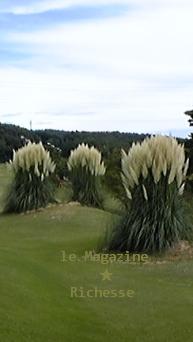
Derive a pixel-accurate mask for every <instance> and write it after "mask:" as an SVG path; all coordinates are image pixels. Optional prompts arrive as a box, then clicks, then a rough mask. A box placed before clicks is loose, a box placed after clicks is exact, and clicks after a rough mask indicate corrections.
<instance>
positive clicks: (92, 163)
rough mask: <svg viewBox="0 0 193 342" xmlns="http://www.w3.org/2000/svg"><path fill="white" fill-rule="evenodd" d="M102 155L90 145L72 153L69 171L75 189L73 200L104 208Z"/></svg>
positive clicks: (80, 146) (80, 147)
mask: <svg viewBox="0 0 193 342" xmlns="http://www.w3.org/2000/svg"><path fill="white" fill-rule="evenodd" d="M101 159H102V158H101V153H100V152H99V151H98V150H97V149H96V148H94V147H93V146H92V147H91V148H89V147H88V145H85V144H82V145H79V146H78V148H77V149H75V150H73V151H71V154H70V157H69V159H68V169H69V172H70V178H71V181H72V188H73V200H75V201H79V202H80V203H82V204H85V205H88V206H94V207H102V202H103V199H102V195H101V182H100V180H101V176H103V175H104V174H105V166H104V163H103V162H102V160H101Z"/></svg>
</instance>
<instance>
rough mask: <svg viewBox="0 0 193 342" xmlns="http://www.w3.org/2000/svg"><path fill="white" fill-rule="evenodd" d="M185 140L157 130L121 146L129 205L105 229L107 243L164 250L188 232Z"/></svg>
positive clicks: (120, 248) (116, 248) (120, 247)
mask: <svg viewBox="0 0 193 342" xmlns="http://www.w3.org/2000/svg"><path fill="white" fill-rule="evenodd" d="M188 163H189V161H188V160H187V161H186V162H185V153H184V146H183V145H180V144H178V142H177V141H176V139H174V138H171V137H164V136H155V137H151V138H147V139H145V140H144V141H143V142H142V143H141V144H140V143H137V144H133V145H132V148H131V149H130V150H129V152H128V154H126V153H125V152H124V151H122V175H121V176H122V182H123V185H124V188H125V192H126V195H127V199H128V202H129V206H127V205H126V207H127V208H128V210H127V212H126V213H125V215H124V216H123V217H122V218H121V220H120V221H119V222H118V223H116V224H115V225H114V226H113V229H111V230H110V231H108V232H107V233H106V237H105V248H106V249H107V250H114V251H122V252H124V251H138V252H142V251H143V252H149V253H152V252H160V251H163V250H165V249H166V248H168V247H170V246H171V245H172V244H173V243H175V242H177V241H179V240H180V239H184V238H188V234H189V227H188V225H187V224H186V222H185V216H184V209H183V200H182V194H183V191H184V186H185V177H186V173H187V170H188Z"/></svg>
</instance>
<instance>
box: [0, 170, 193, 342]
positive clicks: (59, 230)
mask: <svg viewBox="0 0 193 342" xmlns="http://www.w3.org/2000/svg"><path fill="white" fill-rule="evenodd" d="M8 182H9V175H8V174H7V171H6V169H5V167H4V166H2V167H1V169H0V200H1V202H2V198H3V193H4V191H5V188H6V186H7V183H8ZM61 198H63V199H64V198H65V197H62V196H61ZM1 208H2V206H1ZM111 219H113V215H112V214H111V213H109V212H105V211H102V210H97V209H89V208H86V207H81V206H79V205H77V204H67V203H65V202H64V203H63V204H61V205H58V206H55V207H50V208H47V209H45V210H43V211H39V212H32V213H30V214H25V215H9V216H3V215H2V216H1V217H0V341H2V342H40V341H41V342H42V341H46V342H54V341H57V342H63V341H64V342H94V341H96V342H103V341H106V340H109V341H111V342H125V341H131V342H142V341H143V342H163V341H164V342H167V341H168V342H182V341H186V342H191V341H192V336H193V324H192V314H193V261H191V260H185V259H182V261H180V262H166V263H160V264H155V263H149V264H147V265H128V264H122V265H117V264H113V265H111V266H109V267H108V266H106V265H101V264H100V263H96V262H92V261H87V262H84V261H80V262H65V263H64V262H61V258H62V253H61V251H62V250H65V251H66V253H69V254H70V253H76V254H77V255H79V256H81V255H83V254H84V253H85V250H87V251H89V250H92V249H94V248H96V246H97V243H98V239H99V237H100V236H101V234H102V233H103V231H104V229H105V226H106V225H107V224H109V223H110V221H111ZM107 268H109V270H110V272H111V273H112V280H111V281H108V280H106V281H102V277H101V275H100V273H101V272H104V271H105V269H107ZM72 286H73V287H83V288H85V289H90V288H93V287H98V288H100V289H117V290H119V289H122V290H126V289H132V290H134V291H135V295H134V297H133V298H132V299H129V298H119V299H118V298H88V297H86V298H71V297H70V288H71V287H72Z"/></svg>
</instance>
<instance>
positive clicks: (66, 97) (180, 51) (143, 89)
mask: <svg viewBox="0 0 193 342" xmlns="http://www.w3.org/2000/svg"><path fill="white" fill-rule="evenodd" d="M192 18H193V1H192V0H133V1H132V0H53V1H51V0H28V1H26V0H1V1H0V121H1V122H8V123H14V124H18V125H21V126H25V127H27V128H29V122H30V120H32V122H33V128H34V129H37V128H57V129H64V130H92V131H96V130H101V131H102V130H111V131H112V130H116V131H117V130H119V131H127V132H131V131H132V132H154V133H158V132H159V133H167V134H168V133H171V134H173V135H178V136H186V135H187V133H188V132H189V131H190V130H189V127H188V123H187V118H186V117H185V116H184V115H183V113H184V111H185V110H188V109H192V108H193V21H192Z"/></svg>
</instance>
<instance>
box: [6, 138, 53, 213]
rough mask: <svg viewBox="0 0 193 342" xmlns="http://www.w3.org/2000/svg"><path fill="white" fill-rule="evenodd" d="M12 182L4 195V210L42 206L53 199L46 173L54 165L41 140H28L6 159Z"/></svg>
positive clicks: (29, 208)
mask: <svg viewBox="0 0 193 342" xmlns="http://www.w3.org/2000/svg"><path fill="white" fill-rule="evenodd" d="M9 165H10V168H11V170H12V172H13V181H12V184H11V187H10V191H9V193H8V196H7V200H6V206H5V212H18V213H19V212H25V211H28V210H32V209H38V208H40V207H45V206H46V205H47V204H48V203H49V202H51V201H53V186H52V183H51V181H50V178H49V176H50V175H51V174H52V173H53V172H54V170H55V164H54V163H53V162H52V160H51V158H50V154H49V152H47V151H46V150H45V149H44V147H43V145H42V143H41V142H40V143H39V144H35V143H31V142H29V143H28V144H27V145H25V146H24V147H22V148H20V149H19V150H18V151H17V152H15V151H13V160H12V161H10V164H9Z"/></svg>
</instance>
